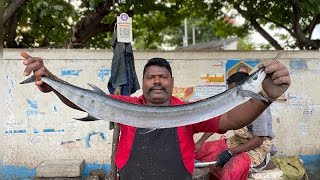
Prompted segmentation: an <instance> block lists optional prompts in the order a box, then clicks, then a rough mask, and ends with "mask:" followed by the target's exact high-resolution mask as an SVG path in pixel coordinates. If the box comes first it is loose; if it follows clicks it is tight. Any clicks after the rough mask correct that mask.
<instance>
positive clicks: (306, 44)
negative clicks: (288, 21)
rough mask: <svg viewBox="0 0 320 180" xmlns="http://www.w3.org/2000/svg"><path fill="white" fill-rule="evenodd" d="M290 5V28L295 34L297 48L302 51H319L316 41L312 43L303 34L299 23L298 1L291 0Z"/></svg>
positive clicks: (299, 8) (299, 9)
mask: <svg viewBox="0 0 320 180" xmlns="http://www.w3.org/2000/svg"><path fill="white" fill-rule="evenodd" d="M291 5H292V28H293V31H294V32H295V34H296V36H295V37H296V39H297V42H298V43H299V44H300V46H299V47H301V46H302V47H303V49H314V48H318V49H319V47H320V46H319V44H318V43H317V42H316V41H312V40H309V39H307V38H306V36H305V34H304V33H303V31H302V29H301V26H300V24H299V21H300V19H301V4H300V2H299V0H291ZM300 49H301V48H300Z"/></svg>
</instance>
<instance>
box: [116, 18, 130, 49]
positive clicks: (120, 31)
mask: <svg viewBox="0 0 320 180" xmlns="http://www.w3.org/2000/svg"><path fill="white" fill-rule="evenodd" d="M117 37H118V42H123V43H131V42H132V18H131V17H129V16H128V14H126V13H121V14H120V16H117Z"/></svg>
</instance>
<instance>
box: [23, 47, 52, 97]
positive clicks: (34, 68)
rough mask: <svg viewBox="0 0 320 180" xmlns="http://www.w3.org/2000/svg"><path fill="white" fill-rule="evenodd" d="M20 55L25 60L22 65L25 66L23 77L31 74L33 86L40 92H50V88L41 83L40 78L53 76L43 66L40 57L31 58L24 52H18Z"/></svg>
mask: <svg viewBox="0 0 320 180" xmlns="http://www.w3.org/2000/svg"><path fill="white" fill-rule="evenodd" d="M20 55H21V56H22V57H23V58H25V59H24V61H23V64H24V65H26V68H25V70H24V73H23V75H25V76H29V75H30V74H31V73H32V72H33V74H34V76H35V84H36V85H37V86H38V88H39V90H40V91H41V92H44V93H47V92H51V91H52V88H51V87H50V86H49V85H47V84H46V83H44V82H43V81H41V77H42V76H46V77H53V74H52V73H51V72H50V71H49V70H48V69H47V68H46V67H45V66H44V64H43V59H42V58H40V57H32V56H30V55H29V54H27V53H26V52H24V51H20Z"/></svg>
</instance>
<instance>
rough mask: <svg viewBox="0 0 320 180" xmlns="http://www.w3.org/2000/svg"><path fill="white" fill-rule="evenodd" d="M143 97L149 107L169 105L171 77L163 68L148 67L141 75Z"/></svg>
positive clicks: (171, 87) (171, 85) (171, 86)
mask: <svg viewBox="0 0 320 180" xmlns="http://www.w3.org/2000/svg"><path fill="white" fill-rule="evenodd" d="M142 89H143V96H144V98H145V99H146V101H147V104H149V105H159V106H160V105H169V104H170V98H171V96H172V90H173V77H171V74H170V72H169V70H168V69H167V68H165V67H159V66H149V67H148V68H147V69H146V71H145V74H144V75H143V87H142Z"/></svg>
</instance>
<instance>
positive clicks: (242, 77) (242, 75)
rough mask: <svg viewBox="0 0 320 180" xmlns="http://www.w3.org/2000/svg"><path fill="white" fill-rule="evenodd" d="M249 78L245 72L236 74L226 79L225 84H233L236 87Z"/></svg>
mask: <svg viewBox="0 0 320 180" xmlns="http://www.w3.org/2000/svg"><path fill="white" fill-rule="evenodd" d="M248 76H249V74H248V73H246V72H236V73H234V74H232V75H231V76H230V77H229V78H228V79H227V84H230V83H235V84H236V85H238V84H239V83H241V82H242V81H243V80H245V79H246V78H247V77H248Z"/></svg>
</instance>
